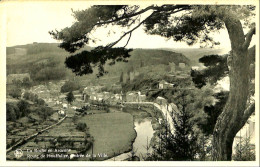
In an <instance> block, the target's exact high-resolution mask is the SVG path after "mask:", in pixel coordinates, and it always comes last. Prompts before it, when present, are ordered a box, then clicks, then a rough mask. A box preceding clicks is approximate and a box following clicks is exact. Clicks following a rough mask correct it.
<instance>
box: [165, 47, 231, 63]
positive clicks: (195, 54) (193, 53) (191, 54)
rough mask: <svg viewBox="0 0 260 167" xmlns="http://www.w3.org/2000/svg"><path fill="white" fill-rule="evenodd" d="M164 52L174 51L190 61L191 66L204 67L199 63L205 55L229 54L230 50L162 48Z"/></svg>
mask: <svg viewBox="0 0 260 167" xmlns="http://www.w3.org/2000/svg"><path fill="white" fill-rule="evenodd" d="M162 49H163V50H167V51H173V52H177V53H182V54H183V55H184V56H185V57H187V58H188V59H189V60H190V65H191V66H202V64H200V63H199V59H200V58H201V57H203V56H205V55H211V54H218V55H222V54H227V53H228V52H229V50H228V49H215V48H176V49H173V48H162Z"/></svg>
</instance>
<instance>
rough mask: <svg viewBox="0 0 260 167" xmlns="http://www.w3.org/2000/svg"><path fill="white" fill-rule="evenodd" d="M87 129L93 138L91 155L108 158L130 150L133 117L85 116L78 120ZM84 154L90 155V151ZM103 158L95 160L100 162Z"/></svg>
mask: <svg viewBox="0 0 260 167" xmlns="http://www.w3.org/2000/svg"><path fill="white" fill-rule="evenodd" d="M78 122H85V123H86V124H87V126H88V127H89V132H90V135H91V136H93V137H94V148H93V154H98V153H103V154H107V156H108V157H111V156H113V155H114V153H115V154H116V155H117V154H119V153H123V152H128V151H130V150H131V149H132V142H133V141H134V139H135V137H136V132H135V130H134V122H133V116H132V115H131V114H128V113H104V114H94V115H87V116H84V117H82V118H80V119H79V120H78ZM86 154H91V149H90V150H88V151H87V153H86ZM101 159H103V158H97V160H101Z"/></svg>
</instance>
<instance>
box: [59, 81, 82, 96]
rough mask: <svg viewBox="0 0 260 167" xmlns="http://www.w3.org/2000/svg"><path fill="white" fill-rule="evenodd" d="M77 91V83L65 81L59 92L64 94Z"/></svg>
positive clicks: (78, 87)
mask: <svg viewBox="0 0 260 167" xmlns="http://www.w3.org/2000/svg"><path fill="white" fill-rule="evenodd" d="M78 89H80V86H79V84H78V82H74V81H66V82H65V84H64V85H63V86H62V87H61V90H60V91H61V93H65V92H71V91H74V90H78Z"/></svg>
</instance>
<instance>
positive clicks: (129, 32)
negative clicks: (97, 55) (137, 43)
mask: <svg viewBox="0 0 260 167" xmlns="http://www.w3.org/2000/svg"><path fill="white" fill-rule="evenodd" d="M153 14H154V13H152V14H151V15H150V16H148V17H146V18H145V19H144V20H143V21H141V22H140V23H139V24H138V25H137V26H135V27H134V28H133V29H132V30H130V31H127V32H125V33H124V34H123V35H122V36H121V37H120V38H119V39H118V40H117V41H115V42H113V43H110V44H108V45H107V46H106V47H107V48H112V47H113V46H115V45H116V44H117V43H118V42H119V41H120V40H121V39H123V38H124V37H125V36H126V35H127V34H131V33H132V32H133V31H134V30H136V29H137V28H138V27H140V26H141V25H142V24H143V23H144V22H145V21H146V20H147V19H148V18H150V17H151V16H152V15H153ZM130 37H131V35H130ZM129 39H130V38H129ZM129 39H128V41H127V43H128V42H129Z"/></svg>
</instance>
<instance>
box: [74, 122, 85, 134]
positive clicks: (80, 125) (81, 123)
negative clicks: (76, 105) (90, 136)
mask: <svg viewBox="0 0 260 167" xmlns="http://www.w3.org/2000/svg"><path fill="white" fill-rule="evenodd" d="M76 129H78V130H79V131H82V132H84V131H86V129H87V124H86V123H83V122H79V123H78V124H77V127H76Z"/></svg>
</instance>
